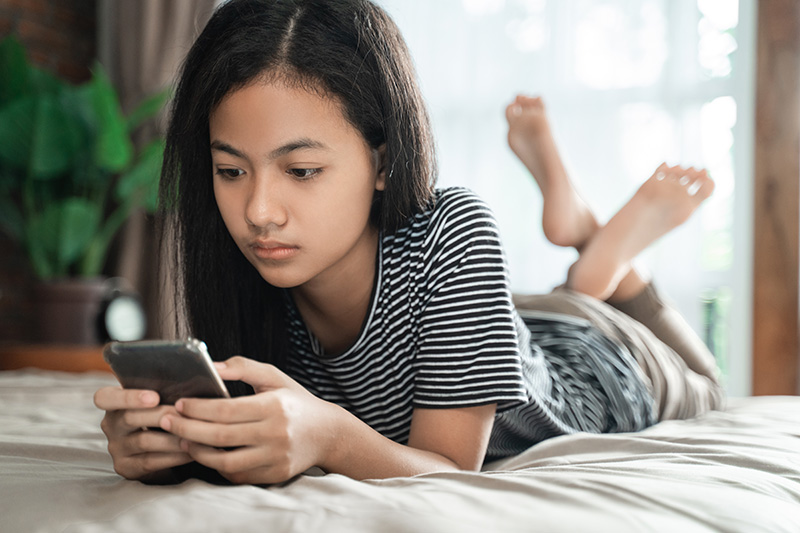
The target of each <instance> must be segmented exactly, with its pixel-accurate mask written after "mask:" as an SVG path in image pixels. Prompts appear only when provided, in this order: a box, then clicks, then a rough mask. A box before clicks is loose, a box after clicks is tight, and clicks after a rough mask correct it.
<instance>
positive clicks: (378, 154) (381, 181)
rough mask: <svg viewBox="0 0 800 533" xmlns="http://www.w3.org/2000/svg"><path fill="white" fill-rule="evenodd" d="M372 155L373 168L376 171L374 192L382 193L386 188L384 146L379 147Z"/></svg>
mask: <svg viewBox="0 0 800 533" xmlns="http://www.w3.org/2000/svg"><path fill="white" fill-rule="evenodd" d="M372 154H373V156H374V158H375V167H376V168H377V169H378V175H377V177H376V179H375V190H376V191H382V190H384V189H385V188H386V144H385V143H384V144H382V145H380V146H379V147H378V148H377V149H376V150H373V151H372Z"/></svg>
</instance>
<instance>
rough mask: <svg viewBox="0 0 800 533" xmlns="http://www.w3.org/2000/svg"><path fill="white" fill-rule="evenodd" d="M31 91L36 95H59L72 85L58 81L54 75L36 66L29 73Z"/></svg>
mask: <svg viewBox="0 0 800 533" xmlns="http://www.w3.org/2000/svg"><path fill="white" fill-rule="evenodd" d="M28 81H29V83H30V91H31V92H33V93H36V94H59V93H60V92H61V91H63V90H64V89H65V88H67V87H72V86H71V85H70V84H68V83H65V82H64V81H62V80H60V79H58V78H57V77H55V76H54V75H53V74H51V73H49V72H47V71H46V70H42V69H40V68H37V67H35V66H31V68H30V71H29V72H28Z"/></svg>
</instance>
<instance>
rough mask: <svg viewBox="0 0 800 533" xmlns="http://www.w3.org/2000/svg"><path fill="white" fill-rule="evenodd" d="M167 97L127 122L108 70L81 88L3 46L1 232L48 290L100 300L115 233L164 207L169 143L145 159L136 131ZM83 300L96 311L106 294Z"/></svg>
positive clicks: (95, 72) (96, 71)
mask: <svg viewBox="0 0 800 533" xmlns="http://www.w3.org/2000/svg"><path fill="white" fill-rule="evenodd" d="M165 100H166V93H161V94H158V95H155V96H153V97H151V98H149V99H147V100H146V101H144V102H143V103H142V104H141V105H140V106H139V107H138V108H137V109H136V110H135V111H133V112H132V113H131V114H130V115H129V116H127V117H126V116H124V115H123V114H122V112H121V109H120V104H119V98H118V96H117V93H116V91H115V90H114V87H113V86H112V85H111V83H110V81H109V79H108V77H107V75H106V74H105V72H104V71H103V69H102V68H101V66H100V65H99V64H96V65H95V66H94V68H93V69H92V77H91V79H90V80H89V81H87V82H85V83H83V84H80V85H73V84H71V83H68V82H66V81H64V80H61V79H59V78H57V77H56V76H54V75H52V74H50V73H48V72H46V71H44V70H42V69H40V68H37V67H36V66H34V65H32V64H31V63H30V62H29V61H28V60H27V58H26V55H25V51H24V49H23V47H22V45H21V44H20V43H19V41H17V40H16V39H15V38H14V37H7V38H5V39H3V40H2V41H0V229H2V231H4V232H6V233H7V234H8V235H9V236H10V237H11V238H12V239H13V240H14V241H16V242H17V243H19V245H20V246H21V247H22V249H23V250H24V251H25V252H26V254H27V256H28V258H29V259H30V264H31V266H32V268H33V270H34V272H35V274H36V276H37V278H38V279H39V280H40V281H41V282H42V285H43V287H48V288H53V287H56V288H57V287H58V286H59V285H61V286H67V287H73V288H74V287H78V288H80V287H85V288H86V290H87V291H88V292H89V293H94V294H97V293H98V292H99V291H101V290H102V289H101V288H99V287H101V286H102V278H100V277H99V276H100V274H101V271H102V269H103V266H104V264H105V261H106V256H107V253H108V249H109V245H110V243H111V241H112V239H113V237H114V235H115V234H116V233H117V231H118V230H119V229H120V227H121V226H122V224H123V223H124V222H125V221H126V220H127V219H128V217H129V215H130V214H131V212H132V211H134V210H135V209H139V208H144V209H145V210H147V211H149V212H152V211H154V210H155V208H156V202H157V189H158V178H159V170H160V166H161V160H162V158H163V150H164V148H163V140H162V139H156V140H154V141H152V142H150V143H149V144H147V145H146V146H144V147H143V148H142V149H141V150H140V151H138V153H137V151H136V150H135V148H134V143H133V142H132V138H131V135H132V133H133V131H134V130H135V129H136V128H137V126H139V125H140V124H141V123H142V122H143V121H144V120H146V119H148V118H150V117H152V116H154V115H155V114H156V113H158V111H159V110H160V108H161V106H162V105H163V103H164V101H165ZM69 292H75V291H74V290H73V289H72V288H71V289H69ZM81 298H83V299H84V300H86V299H88V300H89V305H90V306H92V305H94V307H95V312H96V307H97V305H98V304H97V296H91V295H90V296H88V297H78V299H81ZM60 305H61V307H62V308H65V306H64V304H63V302H62V303H61V304H60ZM67 312H68V313H70V312H71V313H75V312H76V311H75V310H74V309H73V310H71V311H67ZM73 318H74V317H73ZM62 319H63V320H66V321H67V323H69V322H70V317H69V316H66V317H62ZM47 320H53V318H52V317H50V318H48V319H47ZM62 325H63V323H62ZM67 329H69V328H67ZM51 340H52V339H51Z"/></svg>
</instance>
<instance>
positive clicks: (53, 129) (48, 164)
mask: <svg viewBox="0 0 800 533" xmlns="http://www.w3.org/2000/svg"><path fill="white" fill-rule="evenodd" d="M38 104H39V105H38V106H37V109H36V122H35V126H34V130H33V138H32V140H31V141H32V146H31V155H30V166H29V169H30V172H31V174H32V175H33V176H34V178H38V179H46V178H50V177H53V176H56V175H58V174H61V173H64V172H66V171H67V170H69V169H70V168H71V167H72V163H73V161H74V160H75V157H76V156H77V154H78V150H79V148H80V146H81V143H82V141H83V131H82V125H81V123H80V122H79V121H78V119H76V117H75V116H74V115H70V114H69V113H67V110H66V109H65V108H64V106H62V105H61V104H60V103H59V101H58V100H57V99H56V97H55V96H53V95H45V96H42V97H41V98H40V100H39V102H38Z"/></svg>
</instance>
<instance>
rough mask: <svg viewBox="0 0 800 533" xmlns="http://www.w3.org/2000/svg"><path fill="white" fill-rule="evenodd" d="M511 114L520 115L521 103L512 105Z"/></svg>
mask: <svg viewBox="0 0 800 533" xmlns="http://www.w3.org/2000/svg"><path fill="white" fill-rule="evenodd" d="M511 114H512V115H514V116H515V117H518V116H520V115H521V114H522V106H521V105H515V106H514V107H512V108H511Z"/></svg>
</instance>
